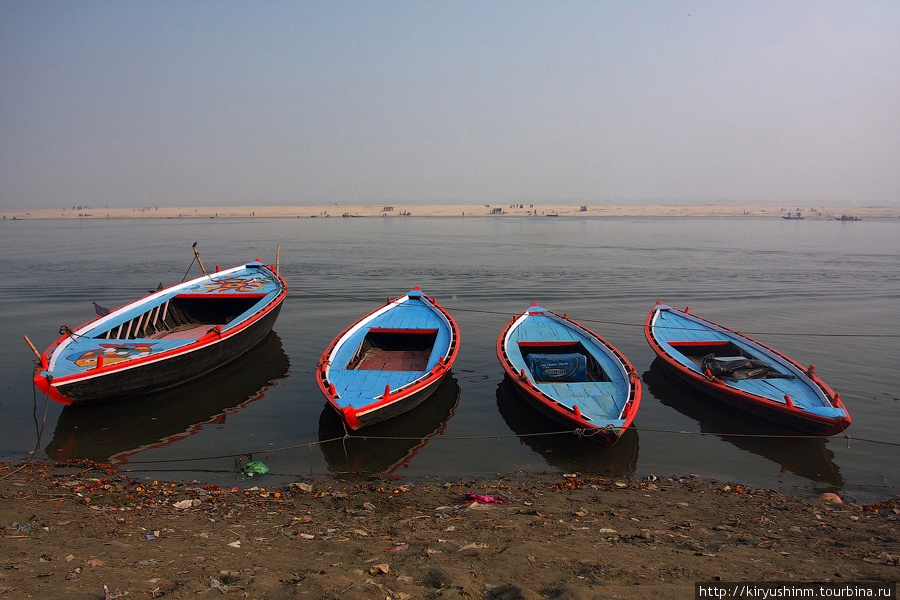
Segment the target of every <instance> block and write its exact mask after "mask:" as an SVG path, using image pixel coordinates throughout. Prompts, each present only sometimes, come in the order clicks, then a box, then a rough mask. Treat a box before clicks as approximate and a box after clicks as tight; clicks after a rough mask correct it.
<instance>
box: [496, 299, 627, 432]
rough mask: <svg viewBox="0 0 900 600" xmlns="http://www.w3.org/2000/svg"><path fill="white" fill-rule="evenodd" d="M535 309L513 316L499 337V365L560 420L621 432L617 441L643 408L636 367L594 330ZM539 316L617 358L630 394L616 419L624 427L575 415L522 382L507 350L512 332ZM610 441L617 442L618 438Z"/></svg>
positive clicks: (541, 392)
mask: <svg viewBox="0 0 900 600" xmlns="http://www.w3.org/2000/svg"><path fill="white" fill-rule="evenodd" d="M535 308H537V307H535V306H532V307H530V308H529V309H527V310H525V311H524V312H523V313H521V314H518V315H516V316H514V317H513V318H512V320H510V321H509V323H507V325H506V326H505V327H504V328H503V330H502V331H501V332H500V335H499V336H498V337H497V356H498V358H500V363H501V365H502V367H503V370H504V371H505V372H506V374H507V376H509V377H510V379H511V380H512V381H513V383H514V384H515V387H516V388H517V389H519V390H521V391H523V392H525V393H526V395H527V396H528V397H529V398H531V399H532V401H534V402H536V403H538V404H539V405H540V406H542V407H544V408H546V409H548V410H550V411H552V413H553V414H554V415H556V416H557V417H558V420H562V421H565V422H569V423H572V424H575V425H576V426H579V427H582V428H585V429H588V430H591V431H605V430H606V429H608V428H609V429H616V430H618V431H617V432H616V433H615V434H613V435H614V436H615V438H616V439H617V438H618V437H619V436H620V435H621V434H622V433H624V431H625V430H626V429H627V428H628V427H630V426H631V424H632V423H633V422H634V418H635V416H636V415H637V411H638V408H639V407H640V400H641V385H640V379H639V378H638V376H637V371H635V369H634V366H633V365H632V364H631V362H630V361H629V360H628V359H627V358H626V357H625V355H624V354H622V353H621V352H619V350H618V349H617V348H615V346H613V345H612V344H611V343H609V342H608V341H607V340H605V339H604V338H603V337H601V336H600V335H598V334H596V333H595V332H593V331H591V330H590V329H589V328H587V327H585V326H584V325H581V324H580V323H578V322H577V321H575V320H574V319H570V318H569V317H568V315H560V314H559V313H556V312H553V311H549V310H541V311H535ZM537 316H546V317H548V318H550V319H552V320H553V321H555V322H557V323H558V324H559V325H560V326H562V327H566V328H570V329H574V330H576V331H579V332H580V333H581V334H582V335H584V336H585V337H587V338H588V340H590V341H593V342H595V345H596V346H597V347H598V348H599V349H601V351H607V352H608V353H609V355H610V358H613V359H614V360H613V362H614V363H615V364H616V367H617V369H618V370H619V376H620V377H621V379H622V380H623V381H624V382H625V383H626V386H627V388H628V395H627V398H626V399H625V402H624V404H623V406H622V410H621V411H620V412H619V415H618V416H619V418H618V419H613V420H615V421H623V424H622V425H621V426H619V425H616V426H612V425H605V424H598V423H595V422H593V420H588V419H587V418H586V417H585V415H583V414H581V413H580V410H579V412H578V413H576V412H575V409H574V405H573V408H570V407H568V406H566V405H565V404H563V403H562V402H560V401H559V399H557V398H554V397H553V396H551V395H550V394H548V393H547V392H545V391H544V390H542V389H541V388H539V387H538V386H537V385H536V384H535V383H534V382H533V381H531V379H530V378H528V377H525V378H524V379H523V378H522V376H521V374H520V373H518V372H516V370H515V365H514V364H513V361H512V358H511V357H510V354H509V352H508V351H507V348H508V347H509V345H510V337H511V335H512V333H513V332H514V331H515V330H516V329H517V328H518V327H520V326H521V325H522V324H523V323H524V322H525V321H526V320H527V319H528V318H530V317H537ZM525 343H527V344H532V343H536V342H534V341H528V342H525ZM586 350H587V349H586ZM610 441H611V442H614V441H615V439H613V440H610Z"/></svg>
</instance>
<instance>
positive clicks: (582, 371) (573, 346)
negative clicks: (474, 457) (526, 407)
mask: <svg viewBox="0 0 900 600" xmlns="http://www.w3.org/2000/svg"><path fill="white" fill-rule="evenodd" d="M497 357H498V358H499V359H500V364H501V365H503V370H504V371H505V372H506V375H507V376H508V377H509V380H510V381H511V382H512V383H513V385H514V386H515V388H516V389H517V391H518V392H519V395H521V396H522V397H524V398H525V400H526V401H528V402H529V403H530V404H531V405H532V406H534V407H535V408H537V409H538V410H539V411H541V412H543V413H544V414H545V415H547V416H549V417H550V418H551V419H554V420H555V421H557V422H558V423H561V424H562V425H564V426H566V427H572V428H573V430H579V431H580V433H581V434H582V435H585V436H588V437H590V438H591V439H593V440H595V441H597V442H599V443H600V444H601V445H602V446H607V447H608V446H612V445H613V444H615V443H616V441H618V439H619V438H620V437H621V436H622V434H623V433H624V432H625V431H626V430H627V429H628V427H629V426H630V425H631V423H632V421H634V417H635V415H636V414H637V411H638V407H639V406H640V403H641V380H640V377H638V374H637V372H636V371H635V370H634V367H633V366H632V365H631V363H630V362H628V359H626V358H625V356H624V355H622V353H621V352H619V351H618V350H616V349H615V348H614V347H613V346H612V344H610V343H609V342H607V341H606V340H604V339H603V338H601V337H600V336H599V335H597V334H596V333H594V332H592V331H591V330H589V329H587V328H586V327H583V326H582V325H580V324H578V323H576V322H575V321H573V320H571V319H569V318H568V316H567V315H560V314H557V313H554V312H551V311H549V310H544V309H543V308H541V307H540V306H538V305H537V304H532V305H531V308H529V309H528V310H526V311H525V312H523V313H522V314H520V315H518V316H517V317H515V318H513V319H512V321H510V322H509V323H508V324H507V325H506V327H505V328H504V329H503V331H501V332H500V335H499V337H498V338H497Z"/></svg>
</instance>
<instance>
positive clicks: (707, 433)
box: [127, 427, 900, 465]
mask: <svg viewBox="0 0 900 600" xmlns="http://www.w3.org/2000/svg"><path fill="white" fill-rule="evenodd" d="M603 431H604V430H598V431H587V430H584V429H582V428H577V429H565V430H559V431H545V432H536V433H523V434H518V433H507V434H486V435H459V436H447V435H441V436H440V438H435V439H442V440H448V441H473V440H476V441H477V440H503V439H509V438H519V439H523V438H535V437H548V436H562V435H574V436H577V437H591V436H593V435H596V434H597V433H602V432H603ZM625 431H627V429H626V430H625ZM638 431H640V432H641V433H659V434H671V435H697V436H710V435H713V436H718V437H734V438H751V439H787V440H803V439H809V440H826V439H832V440H837V439H838V438H836V437H833V438H823V437H822V436H818V435H779V434H762V433H734V432H721V431H720V432H713V431H687V430H684V429H658V428H652V427H651V428H640V429H638ZM623 433H624V431H623ZM841 438H843V439H845V440H846V441H847V445H848V447H849V445H850V441H851V440H852V441H855V442H866V443H871V444H880V445H884V446H900V442H889V441H884V440H874V439H869V438H860V437H853V436H850V435H848V434H847V433H846V431H845V432H844V434H843V435H842V436H841ZM353 439H357V440H364V441H372V442H377V441H388V440H390V441H422V440H423V439H425V438H423V437H421V436H391V435H387V436H377V435H354V434H351V433H345V434H344V435H340V436H337V437H333V438H329V439H325V440H318V441H314V442H302V443H299V444H292V445H289V446H281V447H278V448H266V449H264V450H256V451H252V452H240V453H233V454H217V455H210V456H200V457H192V458H174V459H157V460H134V461H133V460H129V461H128V463H127V464H129V465H141V464H163V463H183V462H194V461H203V460H221V459H224V458H237V457H243V456H252V455H253V454H276V453H279V452H284V451H288V450H296V449H297V448H309V449H312V448H314V447H316V446H324V445H326V444H331V443H336V442H342V443H343V444H344V452H345V454H347V448H346V442H347V441H348V440H353Z"/></svg>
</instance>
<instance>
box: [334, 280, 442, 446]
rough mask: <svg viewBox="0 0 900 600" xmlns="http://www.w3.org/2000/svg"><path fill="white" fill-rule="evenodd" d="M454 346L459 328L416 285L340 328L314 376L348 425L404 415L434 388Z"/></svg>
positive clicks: (375, 421) (424, 398)
mask: <svg viewBox="0 0 900 600" xmlns="http://www.w3.org/2000/svg"><path fill="white" fill-rule="evenodd" d="M458 349H459V329H458V327H457V325H456V322H455V321H454V320H453V318H452V317H451V316H450V315H449V314H448V313H447V311H445V310H444V309H443V308H441V307H440V306H439V305H438V304H437V302H436V301H435V300H434V299H433V298H430V297H428V296H426V295H425V294H423V293H422V292H421V291H420V290H419V289H418V288H416V289H414V290H413V291H411V292H409V293H408V294H406V295H404V296H401V297H399V298H397V299H396V300H393V301H390V302H388V303H387V304H386V305H384V306H382V307H381V308H379V309H377V310H375V311H373V312H371V313H369V314H368V315H366V316H364V317H362V318H361V319H360V320H358V321H357V322H355V323H354V324H353V325H351V326H350V327H348V328H347V329H345V330H344V331H343V332H341V333H340V334H339V335H338V336H337V337H336V338H335V339H334V341H332V343H331V344H330V345H329V346H328V348H327V349H326V350H325V352H324V354H323V355H322V359H321V360H320V361H319V367H318V369H317V377H316V381H317V383H318V384H319V389H321V390H322V393H323V394H324V395H325V398H326V399H327V400H328V402H329V404H330V405H331V406H332V407H333V408H334V409H335V410H336V411H337V412H338V414H339V415H340V416H341V417H342V418H343V419H344V421H345V423H346V424H347V426H348V427H350V428H351V429H360V428H363V427H368V426H370V425H374V424H375V423H380V422H382V421H386V420H389V419H392V418H394V417H397V416H399V415H401V414H404V413H406V412H408V411H410V410H412V409H413V408H415V407H416V406H418V405H419V404H421V403H422V402H423V401H425V400H426V399H427V398H428V397H429V396H430V395H431V394H432V393H433V392H434V391H435V389H437V387H438V385H439V384H440V382H441V380H442V379H443V378H444V376H445V375H447V374H448V373H449V372H450V368H451V366H452V365H453V361H454V360H456V354H457V351H458Z"/></svg>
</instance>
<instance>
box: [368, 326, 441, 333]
mask: <svg viewBox="0 0 900 600" xmlns="http://www.w3.org/2000/svg"><path fill="white" fill-rule="evenodd" d="M437 331H438V330H437V329H404V328H402V327H401V328H395V329H389V328H382V327H372V328H371V329H369V330H368V333H437Z"/></svg>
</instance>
